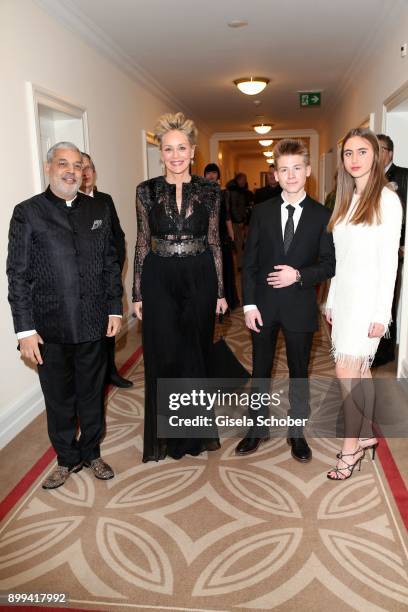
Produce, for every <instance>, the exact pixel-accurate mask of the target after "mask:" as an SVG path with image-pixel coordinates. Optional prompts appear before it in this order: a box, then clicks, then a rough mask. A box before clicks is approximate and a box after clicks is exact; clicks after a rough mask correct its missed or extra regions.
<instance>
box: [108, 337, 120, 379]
mask: <svg viewBox="0 0 408 612" xmlns="http://www.w3.org/2000/svg"><path fill="white" fill-rule="evenodd" d="M105 342H106V354H107V369H106V376H107V378H108V379H109V377H110V375H111V374H116V373H117V368H116V365H115V343H116V338H115V336H113V337H112V338H108V337H106V338H105Z"/></svg>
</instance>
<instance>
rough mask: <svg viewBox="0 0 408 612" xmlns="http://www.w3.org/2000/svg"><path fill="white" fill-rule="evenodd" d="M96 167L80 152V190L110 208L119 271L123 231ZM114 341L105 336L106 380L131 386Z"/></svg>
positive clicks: (121, 257)
mask: <svg viewBox="0 0 408 612" xmlns="http://www.w3.org/2000/svg"><path fill="white" fill-rule="evenodd" d="M96 179H97V175H96V168H95V164H94V162H93V160H92V158H91V156H90V155H88V153H82V184H81V189H80V191H81V192H82V193H86V195H88V196H90V197H91V198H95V200H96V201H101V202H103V203H104V204H106V205H107V206H108V208H109V210H110V214H111V222H112V234H113V238H114V241H115V246H116V250H117V253H118V258H119V265H120V271H121V272H122V270H123V265H124V263H125V259H126V243H125V233H124V231H123V230H122V228H121V226H120V221H119V217H118V214H117V212H116V208H115V204H114V203H113V200H112V197H111V196H110V195H109V194H108V193H103V192H102V191H99V189H97V187H96ZM115 341H116V338H115V337H112V338H109V337H107V338H106V348H107V355H108V366H107V369H106V382H107V383H108V384H111V385H115V387H121V388H123V389H125V388H127V387H132V386H133V383H132V381H131V380H127V379H126V378H123V376H120V374H119V372H118V369H117V367H116V365H115Z"/></svg>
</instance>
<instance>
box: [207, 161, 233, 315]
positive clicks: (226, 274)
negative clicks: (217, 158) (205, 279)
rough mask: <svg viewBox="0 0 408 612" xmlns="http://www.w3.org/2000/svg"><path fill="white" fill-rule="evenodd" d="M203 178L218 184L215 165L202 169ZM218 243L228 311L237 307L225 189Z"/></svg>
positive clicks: (229, 219) (218, 175)
mask: <svg viewBox="0 0 408 612" xmlns="http://www.w3.org/2000/svg"><path fill="white" fill-rule="evenodd" d="M204 178H206V179H207V181H210V182H212V183H219V181H220V178H221V173H220V169H219V167H218V166H217V164H207V165H206V167H205V168H204ZM219 219H220V224H219V233H220V243H221V250H222V275H223V279H224V294H225V299H226V300H227V304H228V308H229V310H234V308H236V307H237V306H239V299H238V292H237V288H236V284H235V273H234V259H233V255H232V249H233V244H234V230H233V228H232V221H231V213H230V210H229V208H228V205H227V201H226V198H225V189H222V190H221V200H220V216H219Z"/></svg>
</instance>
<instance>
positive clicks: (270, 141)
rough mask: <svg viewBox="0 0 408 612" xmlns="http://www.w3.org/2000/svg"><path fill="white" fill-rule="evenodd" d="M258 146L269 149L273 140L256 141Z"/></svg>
mask: <svg viewBox="0 0 408 612" xmlns="http://www.w3.org/2000/svg"><path fill="white" fill-rule="evenodd" d="M258 142H259V144H260V145H262V146H263V147H270V146H271V144H272V143H273V140H272V139H271V140H258Z"/></svg>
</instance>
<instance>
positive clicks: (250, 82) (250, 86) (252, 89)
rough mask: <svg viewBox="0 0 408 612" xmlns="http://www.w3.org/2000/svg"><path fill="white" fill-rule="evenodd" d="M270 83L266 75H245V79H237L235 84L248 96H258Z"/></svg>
mask: <svg viewBox="0 0 408 612" xmlns="http://www.w3.org/2000/svg"><path fill="white" fill-rule="evenodd" d="M268 83H269V79H265V78H264V77H245V78H244V79H235V81H234V85H236V86H237V87H238V89H239V91H242V93H244V94H246V95H247V96H256V95H257V94H259V93H261V91H263V90H264V89H265V87H266V86H267V84H268Z"/></svg>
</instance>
